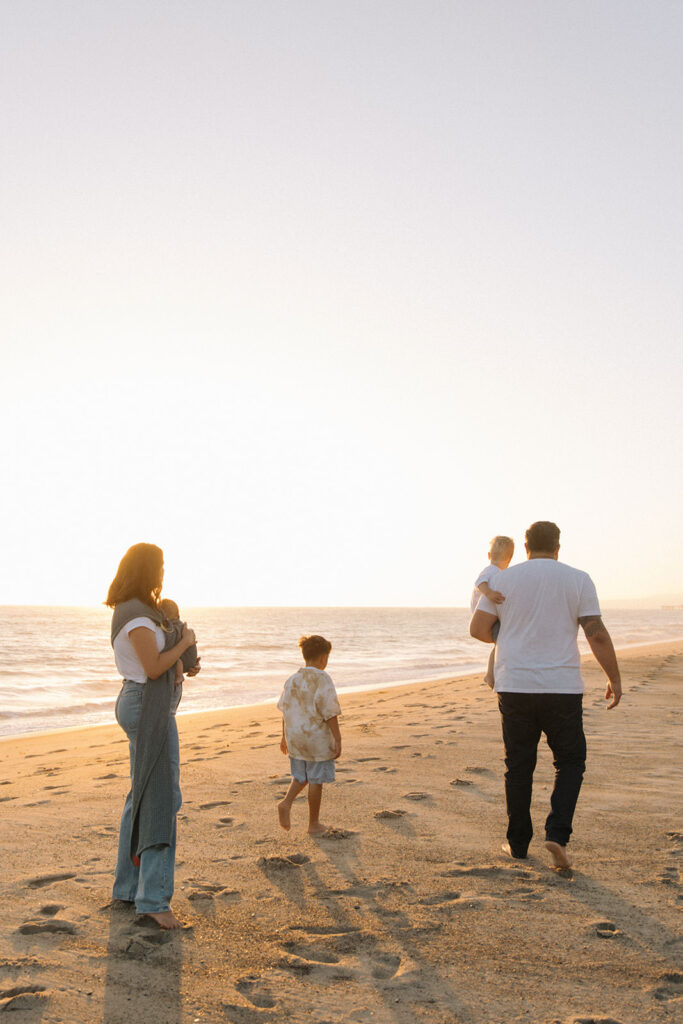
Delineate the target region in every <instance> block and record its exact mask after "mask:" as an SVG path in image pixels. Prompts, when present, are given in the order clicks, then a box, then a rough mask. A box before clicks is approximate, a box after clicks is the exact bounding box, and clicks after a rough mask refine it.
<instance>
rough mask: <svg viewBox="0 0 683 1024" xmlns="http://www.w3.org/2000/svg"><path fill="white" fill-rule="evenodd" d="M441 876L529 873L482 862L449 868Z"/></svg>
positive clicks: (489, 876)
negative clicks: (473, 865)
mask: <svg viewBox="0 0 683 1024" xmlns="http://www.w3.org/2000/svg"><path fill="white" fill-rule="evenodd" d="M442 877H443V878H463V877H464V878H468V877H469V878H526V879H529V878H530V877H531V875H530V874H529V872H528V871H524V870H520V869H519V868H499V867H496V866H495V865H494V864H483V865H481V867H472V868H468V867H457V868H450V869H449V870H448V871H444V872H443V873H442Z"/></svg>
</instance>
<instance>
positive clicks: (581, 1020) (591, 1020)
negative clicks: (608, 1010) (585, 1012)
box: [567, 1017, 621, 1024]
mask: <svg viewBox="0 0 683 1024" xmlns="http://www.w3.org/2000/svg"><path fill="white" fill-rule="evenodd" d="M567 1024H621V1021H620V1020H616V1019H615V1018H614V1017H572V1019H571V1020H570V1021H568V1022H567Z"/></svg>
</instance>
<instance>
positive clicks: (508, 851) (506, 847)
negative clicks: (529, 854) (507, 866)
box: [501, 843, 526, 860]
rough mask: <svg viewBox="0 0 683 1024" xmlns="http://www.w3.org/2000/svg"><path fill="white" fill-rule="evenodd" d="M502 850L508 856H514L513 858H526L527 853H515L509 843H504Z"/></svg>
mask: <svg viewBox="0 0 683 1024" xmlns="http://www.w3.org/2000/svg"><path fill="white" fill-rule="evenodd" d="M501 850H502V851H503V853H504V854H505V855H506V856H507V857H512V859H513V860H526V854H520V853H513V852H512V847H511V846H510V844H509V843H503V845H502V846H501Z"/></svg>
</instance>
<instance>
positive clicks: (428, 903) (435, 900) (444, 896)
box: [417, 892, 460, 907]
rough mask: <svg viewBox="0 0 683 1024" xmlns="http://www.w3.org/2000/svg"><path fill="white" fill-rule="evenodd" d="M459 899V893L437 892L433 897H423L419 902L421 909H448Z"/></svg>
mask: <svg viewBox="0 0 683 1024" xmlns="http://www.w3.org/2000/svg"><path fill="white" fill-rule="evenodd" d="M459 899H460V893H459V892H437V893H434V894H433V895H432V896H422V897H421V898H420V899H419V900H418V901H417V902H418V904H419V905H420V906H421V907H448V906H452V905H453V904H454V903H456V902H457V901H458V900H459Z"/></svg>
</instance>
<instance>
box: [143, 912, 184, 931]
mask: <svg viewBox="0 0 683 1024" xmlns="http://www.w3.org/2000/svg"><path fill="white" fill-rule="evenodd" d="M145 917H151V918H152V920H153V921H156V923H157V924H158V925H159V927H160V928H163V929H164V931H172V930H173V929H175V928H182V927H183V923H182V921H179V920H178V918H177V917H176V916H175V914H174V913H173V911H172V910H164V911H162V912H161V913H160V914H145Z"/></svg>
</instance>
